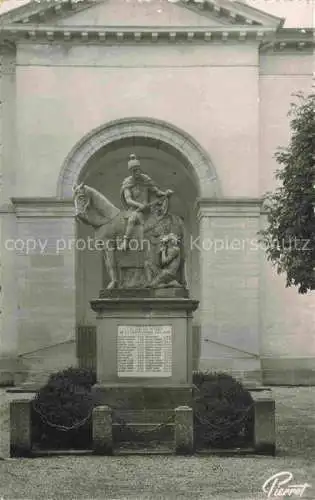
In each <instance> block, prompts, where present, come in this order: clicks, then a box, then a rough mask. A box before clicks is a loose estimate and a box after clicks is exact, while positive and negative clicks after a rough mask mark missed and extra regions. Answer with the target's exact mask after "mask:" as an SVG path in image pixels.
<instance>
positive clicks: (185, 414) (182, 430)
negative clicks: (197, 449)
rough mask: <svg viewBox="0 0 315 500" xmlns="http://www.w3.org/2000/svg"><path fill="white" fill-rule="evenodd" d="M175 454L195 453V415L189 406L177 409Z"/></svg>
mask: <svg viewBox="0 0 315 500" xmlns="http://www.w3.org/2000/svg"><path fill="white" fill-rule="evenodd" d="M175 452H176V453H177V454H178V455H191V454H192V453H193V452H194V414H193V410H192V408H190V407H189V406H178V407H177V408H176V409H175Z"/></svg>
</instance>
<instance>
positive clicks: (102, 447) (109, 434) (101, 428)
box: [93, 406, 113, 455]
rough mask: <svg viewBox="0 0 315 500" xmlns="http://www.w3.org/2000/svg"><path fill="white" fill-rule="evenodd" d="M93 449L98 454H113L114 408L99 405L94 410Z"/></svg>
mask: <svg viewBox="0 0 315 500" xmlns="http://www.w3.org/2000/svg"><path fill="white" fill-rule="evenodd" d="M93 450H94V453H96V454H98V455H112V454H113V431H112V409H111V408H110V407H109V406H97V407H96V408H94V410H93Z"/></svg>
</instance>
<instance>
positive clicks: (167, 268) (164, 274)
mask: <svg viewBox="0 0 315 500" xmlns="http://www.w3.org/2000/svg"><path fill="white" fill-rule="evenodd" d="M159 253H160V255H159V265H158V269H157V273H156V276H155V277H154V278H153V279H152V281H151V283H150V286H151V287H152V288H164V287H165V288H170V287H174V288H180V287H181V286H182V285H181V284H180V281H181V275H180V266H181V248H180V241H179V238H178V237H177V236H176V235H175V234H173V233H169V234H167V235H165V236H162V237H161V245H160V252H159Z"/></svg>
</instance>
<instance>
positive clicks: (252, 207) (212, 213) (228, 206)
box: [195, 198, 263, 220]
mask: <svg viewBox="0 0 315 500" xmlns="http://www.w3.org/2000/svg"><path fill="white" fill-rule="evenodd" d="M262 205H263V199H262V198H199V199H198V200H197V201H196V205H195V209H196V212H197V218H198V220H201V219H202V218H203V217H259V216H260V214H261V210H262Z"/></svg>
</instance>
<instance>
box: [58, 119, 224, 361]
mask: <svg viewBox="0 0 315 500" xmlns="http://www.w3.org/2000/svg"><path fill="white" fill-rule="evenodd" d="M127 152H129V153H130V152H135V153H136V154H137V155H140V156H139V157H140V159H141V161H142V159H143V158H144V160H145V168H144V170H145V171H146V172H147V173H148V174H149V175H152V176H153V178H154V180H156V181H157V182H158V183H159V181H160V182H161V184H159V185H160V186H161V187H163V184H165V185H164V188H165V187H167V188H173V190H174V192H176V191H177V192H178V191H181V190H182V188H184V189H183V191H184V192H183V196H180V197H178V196H177V203H176V196H175V212H176V213H179V212H180V210H181V209H182V208H183V207H184V205H185V206H186V213H185V214H184V213H180V215H183V218H184V220H185V221H187V219H188V218H190V222H189V223H188V231H189V235H193V237H196V236H197V234H199V224H198V222H197V217H196V213H195V204H196V203H195V202H196V200H197V199H198V198H214V197H219V196H220V189H219V186H218V182H217V177H216V172H215V169H214V167H213V165H212V163H211V160H210V158H209V156H208V154H207V153H206V152H205V151H204V150H203V149H202V148H201V146H200V145H199V144H198V143H197V142H196V141H195V140H194V139H193V138H192V137H190V136H189V135H188V134H186V133H185V132H183V131H181V130H179V129H178V128H176V127H174V126H173V125H170V124H168V123H165V122H163V121H157V120H150V119H145V118H131V119H130V118H129V119H123V120H118V121H114V122H110V123H108V124H106V125H104V126H102V127H99V128H97V129H95V130H92V131H91V132H90V133H89V134H87V135H86V136H85V137H83V138H82V139H81V140H80V141H79V142H78V143H77V144H76V145H75V147H74V148H73V149H72V151H71V152H70V153H69V155H68V157H67V158H66V160H65V162H64V165H63V167H62V170H61V173H60V176H59V180H58V188H57V195H58V198H59V199H61V200H62V199H65V200H66V199H69V198H70V197H72V187H73V185H74V184H76V183H78V182H81V181H83V182H86V183H87V184H89V185H91V186H92V187H95V188H96V189H99V190H100V191H102V192H103V193H104V194H105V195H106V196H108V198H109V199H110V200H111V201H112V202H113V203H114V204H116V205H117V206H118V204H119V197H118V192H119V182H118V181H119V176H120V173H121V172H124V175H125V168H126V166H127V163H126V162H127V158H128V155H127ZM151 152H154V153H153V156H155V158H154V157H153V156H152V154H151ZM142 153H143V154H142ZM157 159H158V161H156V160H157ZM157 166H158V167H159V168H160V170H159V171H158V170H157V168H156V167H157ZM147 169H148V170H147ZM119 172H120V173H119ZM175 173H176V174H177V175H175V177H173V180H172V179H171V178H169V180H171V181H172V182H173V184H170V185H169V184H168V182H169V181H168V180H167V179H166V178H167V177H168V175H170V176H171V175H173V174H175ZM120 180H121V179H120ZM116 184H117V186H116ZM108 186H110V188H108ZM185 193H186V195H185ZM172 203H173V201H172ZM173 207H174V205H173ZM186 217H187V218H186ZM91 235H92V233H91ZM91 235H90V234H89V228H86V227H85V228H83V227H81V226H80V227H77V238H79V239H81V238H83V239H86V238H87V237H89V236H91ZM97 259H98V258H97V256H96V255H94V254H93V253H92V252H90V253H89V254H86V253H84V252H80V253H79V252H76V256H75V261H76V270H77V271H76V304H77V306H76V311H77V312H76V322H77V326H80V325H81V326H82V328H83V331H85V329H86V327H88V328H89V326H93V324H94V319H93V318H94V314H93V312H92V311H91V309H90V307H89V301H90V300H91V299H93V298H94V297H95V296H96V294H98V292H99V289H100V287H101V283H100V279H101V275H102V271H101V268H100V262H101V261H98V260H97ZM187 260H188V259H187ZM199 261H200V255H199V253H198V252H190V255H189V263H188V266H189V268H190V272H189V274H190V276H188V278H190V279H189V282H190V291H191V295H192V296H193V297H194V298H196V299H200V298H201V297H200V270H199V266H200V263H199ZM87 270H88V272H87ZM194 321H195V323H194V327H195V328H196V334H195V344H197V345H198V346H199V324H200V319H199V318H198V313H197V314H196V315H195V317H194ZM198 350H199V347H197V348H195V352H196V353H197V352H198ZM197 357H198V354H196V358H197Z"/></svg>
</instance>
